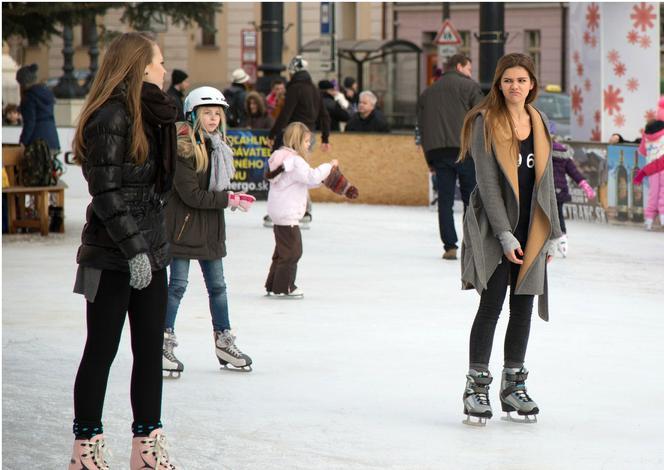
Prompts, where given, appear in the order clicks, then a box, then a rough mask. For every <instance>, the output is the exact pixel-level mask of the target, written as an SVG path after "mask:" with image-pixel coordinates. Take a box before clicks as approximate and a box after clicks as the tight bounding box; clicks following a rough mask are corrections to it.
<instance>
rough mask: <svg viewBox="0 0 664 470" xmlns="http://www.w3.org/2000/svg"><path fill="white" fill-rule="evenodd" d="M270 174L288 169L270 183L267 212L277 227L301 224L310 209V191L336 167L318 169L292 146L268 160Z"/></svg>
mask: <svg viewBox="0 0 664 470" xmlns="http://www.w3.org/2000/svg"><path fill="white" fill-rule="evenodd" d="M268 163H269V166H270V171H274V170H276V169H277V168H279V166H280V165H283V166H284V171H283V172H282V173H280V174H278V175H277V176H276V177H275V178H273V179H272V180H270V190H269V191H268V193H267V213H268V215H269V216H270V218H271V219H272V222H273V223H274V225H299V221H300V219H301V218H302V217H303V216H304V212H305V210H306V208H307V193H308V191H309V188H315V187H317V186H320V184H321V183H322V182H323V180H324V179H325V178H327V177H328V175H329V174H330V171H331V170H332V165H330V164H329V163H323V164H322V165H320V166H318V167H317V168H311V167H310V166H309V164H308V163H307V162H306V161H305V160H304V158H302V157H301V156H299V155H298V154H297V153H296V152H295V150H293V149H292V148H289V147H281V148H280V149H279V150H277V151H275V152H274V153H273V154H272V156H270V159H269V160H268Z"/></svg>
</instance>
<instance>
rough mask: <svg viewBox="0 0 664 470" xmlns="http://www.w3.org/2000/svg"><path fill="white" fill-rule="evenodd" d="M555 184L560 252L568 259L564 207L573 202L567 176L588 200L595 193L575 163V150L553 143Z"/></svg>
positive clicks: (593, 197)
mask: <svg viewBox="0 0 664 470" xmlns="http://www.w3.org/2000/svg"><path fill="white" fill-rule="evenodd" d="M552 157H553V182H554V184H555V186H556V202H557V204H558V220H559V221H560V229H561V230H562V232H563V235H562V237H560V240H559V241H558V246H557V248H558V252H559V253H560V254H561V255H562V257H563V258H567V248H568V244H567V228H566V227H565V217H564V216H563V205H564V204H565V203H566V202H569V201H571V200H572V196H570V194H569V187H568V186H567V175H569V176H570V177H571V178H572V179H573V180H574V181H575V182H576V184H578V185H579V187H580V188H581V189H583V192H585V193H586V197H587V198H588V199H591V200H592V199H595V191H594V190H593V188H592V187H591V186H590V184H588V181H586V179H585V178H584V177H583V175H582V174H581V172H580V171H579V169H578V168H577V167H576V164H575V163H574V150H573V149H572V148H570V147H566V146H565V145H563V144H561V143H559V142H553V152H552Z"/></svg>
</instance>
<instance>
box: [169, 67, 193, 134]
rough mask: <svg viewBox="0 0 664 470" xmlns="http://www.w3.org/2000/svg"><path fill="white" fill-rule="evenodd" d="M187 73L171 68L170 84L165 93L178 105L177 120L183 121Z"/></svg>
mask: <svg viewBox="0 0 664 470" xmlns="http://www.w3.org/2000/svg"><path fill="white" fill-rule="evenodd" d="M188 78H189V75H187V73H186V72H184V71H182V70H180V69H173V73H171V86H170V87H169V88H168V91H166V93H167V94H168V95H169V96H170V97H171V98H173V100H175V105H176V106H177V107H178V117H177V121H178V122H181V121H184V92H185V91H187V89H188V88H189V80H187V79H188Z"/></svg>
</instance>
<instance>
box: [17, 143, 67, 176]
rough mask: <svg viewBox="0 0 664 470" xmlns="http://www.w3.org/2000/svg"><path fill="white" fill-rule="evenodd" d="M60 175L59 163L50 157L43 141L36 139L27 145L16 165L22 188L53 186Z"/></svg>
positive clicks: (49, 152)
mask: <svg viewBox="0 0 664 470" xmlns="http://www.w3.org/2000/svg"><path fill="white" fill-rule="evenodd" d="M60 173H61V165H60V162H59V161H58V160H57V159H56V158H55V157H53V156H51V149H49V148H48V144H47V143H46V141H45V140H44V139H37V140H35V141H34V142H33V143H31V144H30V145H28V146H27V147H26V148H25V151H24V152H23V156H22V157H21V159H20V160H19V163H18V174H19V178H20V183H21V184H22V185H23V186H54V185H56V184H57V183H58V177H59V176H60Z"/></svg>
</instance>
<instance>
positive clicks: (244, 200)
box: [228, 191, 256, 212]
mask: <svg viewBox="0 0 664 470" xmlns="http://www.w3.org/2000/svg"><path fill="white" fill-rule="evenodd" d="M255 201H256V198H255V197H253V196H252V195H251V194H245V193H237V194H236V193H234V192H232V191H229V192H228V207H230V208H231V210H232V211H234V210H235V209H240V210H241V211H242V212H247V211H248V210H249V208H250V207H251V205H252V204H253V203H254V202H255Z"/></svg>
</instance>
